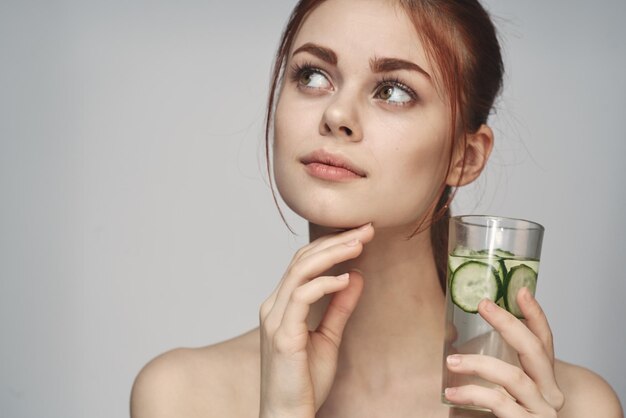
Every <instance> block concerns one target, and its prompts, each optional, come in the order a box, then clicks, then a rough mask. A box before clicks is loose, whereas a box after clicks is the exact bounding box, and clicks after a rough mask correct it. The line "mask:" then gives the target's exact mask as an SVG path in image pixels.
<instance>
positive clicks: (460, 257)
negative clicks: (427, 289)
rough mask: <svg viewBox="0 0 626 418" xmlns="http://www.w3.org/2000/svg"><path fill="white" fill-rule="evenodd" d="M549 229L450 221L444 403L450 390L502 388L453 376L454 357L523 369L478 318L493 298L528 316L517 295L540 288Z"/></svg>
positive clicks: (493, 219)
mask: <svg viewBox="0 0 626 418" xmlns="http://www.w3.org/2000/svg"><path fill="white" fill-rule="evenodd" d="M543 231H544V228H543V226H541V225H539V224H537V223H535V222H530V221H525V220H521V219H510V218H502V217H497V216H479V215H469V216H456V217H453V218H451V219H450V228H449V240H448V279H447V287H446V322H445V324H446V325H445V326H446V336H445V341H444V353H443V354H444V364H443V382H442V388H441V399H442V402H443V403H445V404H447V405H450V406H454V407H458V408H466V409H482V408H477V407H468V406H465V405H455V404H452V403H450V402H449V401H448V400H447V399H446V398H445V396H444V390H445V389H446V388H448V387H457V386H463V385H468V384H474V385H481V386H486V387H494V386H496V385H495V384H493V383H490V382H487V381H486V380H484V379H481V378H479V377H476V376H467V375H461V374H457V373H453V372H450V371H449V370H448V368H447V367H446V363H445V359H446V358H447V356H448V355H451V354H484V355H488V356H493V357H496V358H499V359H502V360H504V361H506V362H508V363H511V364H515V365H518V366H519V359H518V357H517V353H516V352H515V350H513V348H511V347H510V346H509V345H508V344H507V343H506V342H505V341H504V340H503V339H502V338H501V337H500V334H499V333H498V332H497V331H495V330H494V329H493V328H492V327H491V325H489V324H488V323H487V322H486V321H485V320H484V319H483V318H482V317H481V316H480V314H478V313H476V308H477V305H478V303H479V302H480V301H481V300H482V299H485V298H489V299H491V300H493V301H494V302H496V303H497V304H498V305H500V306H502V307H503V308H505V309H507V310H508V311H509V312H511V313H512V314H514V315H515V316H516V317H518V318H521V317H522V313H521V311H520V310H519V307H518V306H517V302H516V296H517V292H518V291H519V290H520V289H521V288H523V287H527V288H528V289H529V290H530V291H531V293H532V294H534V293H535V288H536V285H537V274H538V273H539V256H540V254H541V243H542V240H543Z"/></svg>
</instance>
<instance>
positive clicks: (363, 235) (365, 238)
mask: <svg viewBox="0 0 626 418" xmlns="http://www.w3.org/2000/svg"><path fill="white" fill-rule="evenodd" d="M373 237H374V228H373V227H372V224H366V225H364V226H362V227H360V228H356V229H352V230H349V231H344V232H342V233H339V234H335V235H327V236H324V237H321V238H318V239H317V240H315V241H313V242H312V243H310V244H308V245H307V246H305V247H302V248H301V249H300V250H298V252H297V253H296V254H295V255H294V257H293V259H292V260H291V263H290V264H289V266H288V268H287V271H286V272H285V274H284V275H283V277H282V279H281V281H280V282H279V283H278V285H277V286H276V288H275V289H274V291H273V292H272V294H271V295H270V296H269V297H268V298H267V299H266V300H265V302H264V303H263V304H262V305H261V311H260V317H261V319H263V318H265V317H266V316H267V315H268V314H269V312H270V311H271V310H273V308H274V305H275V303H276V300H277V299H279V294H281V293H282V294H285V293H286V294H287V295H290V294H291V292H292V291H293V290H294V289H295V288H296V287H298V286H299V285H300V284H302V283H303V282H304V280H307V279H308V280H310V279H311V278H313V277H314V276H316V275H318V274H321V273H322V272H324V271H326V270H328V269H329V268H330V267H332V266H333V264H330V265H329V264H328V263H326V264H324V266H323V267H322V266H320V267H322V268H321V269H316V270H313V271H312V272H308V274H309V277H302V274H307V271H306V265H305V267H304V268H303V267H302V266H301V264H302V261H303V260H304V259H309V258H311V256H314V255H318V254H319V253H320V252H324V251H327V250H328V249H329V248H332V247H335V249H337V248H341V247H339V246H340V245H341V244H350V243H353V244H355V242H354V240H358V241H359V242H360V243H367V242H369V241H371V240H372V238H373ZM348 246H350V245H348ZM358 246H359V245H354V246H353V247H355V248H353V249H355V250H357V252H356V253H353V254H351V253H350V251H348V254H347V255H348V257H346V258H345V259H342V258H339V261H337V262H341V261H346V260H348V259H350V258H354V257H356V256H358V255H359V254H360V252H361V250H362V248H358V249H357V248H356V247H358ZM326 254H328V252H326ZM310 261H311V260H309V262H308V263H307V264H309V265H310V264H312V263H311V262H310ZM314 262H315V260H313V263H314ZM330 262H331V263H332V260H330ZM334 264H336V263H334ZM315 271H317V272H318V273H317V274H315ZM294 273H295V274H294ZM285 287H286V289H285ZM280 299H281V300H282V303H281V306H280V308H281V309H284V306H286V304H285V296H284V295H283V296H281V297H280ZM281 312H282V311H281Z"/></svg>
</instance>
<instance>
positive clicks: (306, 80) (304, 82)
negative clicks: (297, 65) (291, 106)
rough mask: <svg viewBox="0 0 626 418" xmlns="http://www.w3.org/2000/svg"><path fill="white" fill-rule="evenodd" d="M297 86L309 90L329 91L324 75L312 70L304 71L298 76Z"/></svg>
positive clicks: (328, 84)
mask: <svg viewBox="0 0 626 418" xmlns="http://www.w3.org/2000/svg"><path fill="white" fill-rule="evenodd" d="M298 84H299V85H300V86H302V87H306V88H310V89H329V88H330V87H331V85H330V82H329V81H328V79H327V78H326V76H325V75H324V74H322V73H321V72H320V71H318V70H314V69H310V68H309V69H304V70H302V71H300V74H299V76H298Z"/></svg>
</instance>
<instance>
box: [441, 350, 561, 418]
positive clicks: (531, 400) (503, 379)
mask: <svg viewBox="0 0 626 418" xmlns="http://www.w3.org/2000/svg"><path fill="white" fill-rule="evenodd" d="M446 362H447V367H448V369H450V370H451V371H453V372H454V373H460V374H466V375H476V376H479V377H481V378H483V379H485V380H487V381H489V382H492V383H495V384H497V385H500V386H502V387H503V388H504V389H506V392H508V393H509V394H510V395H511V396H512V397H513V398H514V399H516V400H517V402H519V403H520V404H522V405H523V406H524V407H525V408H526V409H527V410H529V411H531V412H534V413H537V415H538V416H546V415H545V414H548V413H550V411H551V410H552V407H551V406H549V405H548V404H547V403H546V401H545V399H544V398H543V395H542V394H541V392H540V391H539V389H538V388H537V385H535V383H534V382H533V381H532V379H531V378H530V377H529V376H528V375H527V374H526V373H524V371H523V370H522V369H520V368H519V367H515V366H513V365H511V364H509V363H506V362H504V361H502V360H498V359H496V358H494V357H490V356H483V355H478V354H465V355H459V354H456V355H452V356H449V357H448V358H447V359H446ZM473 402H479V400H478V399H474V400H473ZM476 405H481V406H485V407H488V408H489V409H491V407H489V406H487V405H485V404H482V403H479V404H476ZM499 416H500V415H499ZM501 416H506V415H501Z"/></svg>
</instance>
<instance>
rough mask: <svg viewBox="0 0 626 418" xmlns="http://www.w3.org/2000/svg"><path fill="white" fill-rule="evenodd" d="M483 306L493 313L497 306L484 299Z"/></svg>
mask: <svg viewBox="0 0 626 418" xmlns="http://www.w3.org/2000/svg"><path fill="white" fill-rule="evenodd" d="M483 304H484V306H485V310H486V311H487V312H493V311H494V310H495V309H496V304H495V303H493V302H492V301H491V300H490V299H483Z"/></svg>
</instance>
